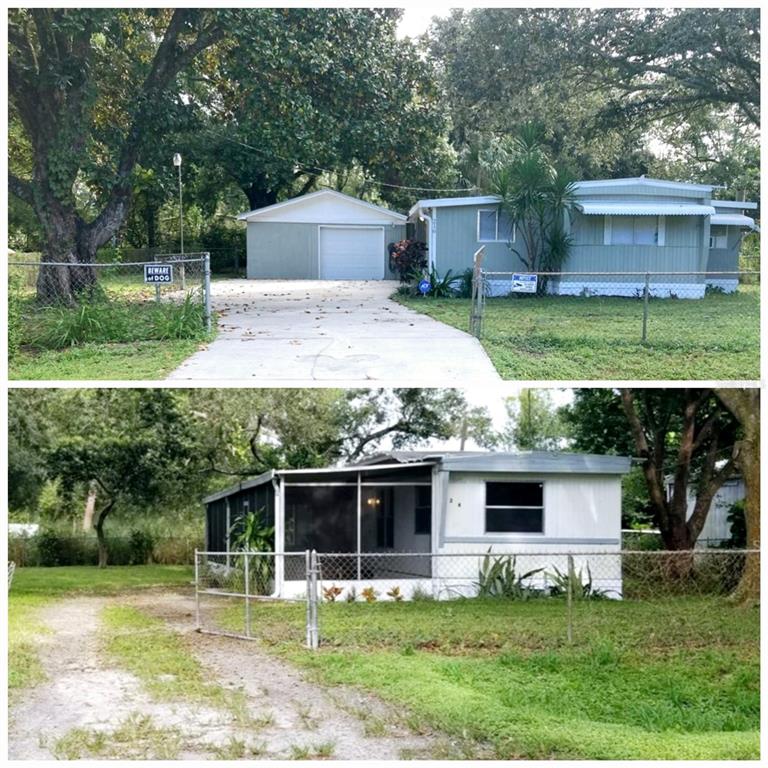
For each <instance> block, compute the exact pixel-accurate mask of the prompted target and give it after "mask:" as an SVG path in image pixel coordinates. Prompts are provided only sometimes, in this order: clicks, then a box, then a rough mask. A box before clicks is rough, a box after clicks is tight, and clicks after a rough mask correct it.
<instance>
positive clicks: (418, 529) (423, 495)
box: [413, 485, 432, 536]
mask: <svg viewBox="0 0 768 768" xmlns="http://www.w3.org/2000/svg"><path fill="white" fill-rule="evenodd" d="M413 532H414V534H416V535H417V536H424V535H428V534H430V533H432V488H431V486H429V485H417V486H416V503H415V506H414V509H413Z"/></svg>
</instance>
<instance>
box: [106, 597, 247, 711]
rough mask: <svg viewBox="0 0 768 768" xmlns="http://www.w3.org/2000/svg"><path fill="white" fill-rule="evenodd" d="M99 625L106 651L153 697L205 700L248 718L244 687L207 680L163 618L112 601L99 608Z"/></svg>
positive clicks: (204, 701)
mask: <svg viewBox="0 0 768 768" xmlns="http://www.w3.org/2000/svg"><path fill="white" fill-rule="evenodd" d="M102 625H103V628H104V629H103V639H104V648H105V650H106V652H107V653H108V654H109V655H110V656H111V657H113V658H114V659H115V660H116V661H117V662H118V663H119V664H120V666H122V667H123V668H124V669H127V670H128V671H129V672H131V673H132V674H134V675H135V676H136V677H138V678H139V680H141V682H142V684H143V685H144V688H145V689H146V690H147V692H148V693H149V694H150V695H151V696H153V697H154V698H156V699H159V700H166V701H167V700H177V701H184V702H187V703H189V702H198V703H201V704H207V705H209V706H213V707H217V708H219V709H226V710H228V711H230V712H232V713H233V714H235V716H236V717H237V718H238V719H241V720H244V721H245V720H247V719H248V715H247V707H246V704H245V699H244V695H243V693H242V692H240V691H228V690H227V689H226V688H224V687H222V686H221V685H218V684H217V683H211V682H210V679H211V678H210V675H209V674H208V673H207V672H206V671H205V670H204V669H203V667H202V665H201V664H200V662H198V661H197V659H195V658H194V657H193V656H192V654H191V653H190V652H189V649H188V648H187V647H186V646H185V645H184V643H183V641H182V640H181V638H180V637H179V636H178V635H177V634H176V633H175V632H173V631H172V630H170V629H168V628H167V627H166V625H165V623H164V622H163V620H162V619H157V618H154V617H152V616H149V615H148V614H147V613H145V612H144V611H140V610H138V609H137V608H133V607H131V606H127V605H110V606H107V607H106V608H105V609H104V610H103V611H102Z"/></svg>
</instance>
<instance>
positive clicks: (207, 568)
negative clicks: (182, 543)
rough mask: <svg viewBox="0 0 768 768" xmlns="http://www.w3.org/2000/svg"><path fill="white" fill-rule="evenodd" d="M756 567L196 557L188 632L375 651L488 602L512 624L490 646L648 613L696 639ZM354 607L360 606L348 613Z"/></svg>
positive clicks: (702, 561) (599, 556)
mask: <svg viewBox="0 0 768 768" xmlns="http://www.w3.org/2000/svg"><path fill="white" fill-rule="evenodd" d="M759 558H760V554H759V551H757V550H725V549H722V550H720V549H712V550H705V549H701V550H693V551H674V552H669V551H618V550H615V551H606V550H601V551H581V552H569V551H566V550H559V551H550V552H531V551H528V552H514V553H512V552H504V553H496V552H492V551H487V552H480V553H479V552H472V553H469V552H453V553H441V554H433V553H423V552H422V553H391V552H387V553H382V552H368V553H316V552H310V551H307V552H303V553H289V554H274V553H233V552H230V553H210V552H199V553H197V556H196V564H195V573H196V577H195V581H196V600H197V626H198V628H199V629H200V630H201V631H205V632H212V633H216V634H231V635H234V636H236V637H245V638H249V639H254V638H256V639H260V640H263V641H265V642H268V643H274V644H277V643H285V642H288V643H290V644H298V643H302V644H304V645H306V646H307V647H309V648H317V647H318V646H320V645H345V644H358V643H362V644H365V643H373V644H376V643H380V642H382V639H383V638H386V637H387V636H388V635H392V636H393V637H396V642H398V643H409V642H416V641H417V640H418V639H419V637H422V636H424V635H430V636H431V635H432V634H434V632H433V630H434V629H435V628H434V627H433V626H431V625H430V624H429V622H430V621H434V622H437V623H438V624H440V623H443V622H445V617H446V616H450V615H451V611H456V610H466V611H472V610H474V608H473V606H474V607H478V606H483V605H488V603H487V601H488V600H498V601H499V602H498V603H495V602H494V603H493V605H498V606H499V607H500V609H501V606H504V610H503V611H501V613H500V614H499V616H506V619H505V621H509V622H510V623H509V624H508V625H507V626H506V628H505V626H502V625H500V624H499V621H500V619H499V617H498V616H496V615H495V614H494V618H493V619H492V620H491V621H490V623H489V625H488V627H487V634H488V636H489V638H490V636H491V635H495V634H498V633H499V632H500V631H501V632H504V631H506V632H508V633H509V635H510V636H514V634H515V632H516V631H518V629H519V627H517V626H516V624H515V622H516V621H517V619H519V620H520V622H522V624H525V623H526V622H528V623H529V624H526V626H528V629H527V630H526V632H529V633H530V632H533V633H534V634H535V633H536V632H538V631H539V630H538V629H537V625H536V622H537V621H539V620H540V621H541V622H542V624H541V627H542V629H544V628H545V627H546V631H545V632H544V634H542V636H541V638H540V639H539V640H537V642H541V643H543V644H550V643H551V644H555V645H561V644H563V643H570V642H574V639H575V638H578V637H579V636H585V635H586V634H590V635H591V636H592V637H593V639H594V636H595V634H597V635H598V636H599V635H600V633H605V635H606V637H608V636H609V635H610V632H611V616H612V615H615V613H616V612H620V611H622V610H623V608H622V606H640V607H641V609H642V610H643V611H644V613H643V615H644V616H645V614H646V613H647V616H648V621H649V625H648V631H649V632H661V631H662V629H663V628H664V626H671V625H679V624H680V623H681V622H683V623H686V622H687V623H688V624H689V625H691V626H692V627H693V628H694V629H695V624H696V622H697V621H702V622H704V623H706V621H707V620H708V619H709V618H713V617H712V616H711V614H712V613H713V612H716V610H717V605H718V603H717V600H718V599H722V598H724V597H726V596H728V595H730V594H732V593H733V592H734V590H736V589H737V587H738V586H739V585H740V583H741V582H742V580H745V579H750V578H758V575H759V568H760V560H759ZM425 603H430V604H434V605H436V606H443V605H444V606H446V608H445V610H442V609H438V608H429V609H425V610H424V611H422V612H419V610H418V608H417V607H414V606H418V605H423V604H425ZM352 604H357V605H358V607H356V608H354V609H352V608H351V607H346V606H351V605H352ZM360 604H368V605H373V604H389V606H390V607H389V608H385V605H381V608H377V609H371V612H370V613H369V614H366V613H364V611H365V609H364V608H363V606H362V605H360ZM398 604H403V606H406V605H407V606H409V607H407V608H404V616H403V618H402V619H401V620H398V619H397V617H396V616H395V614H393V613H392V611H396V610H397V608H396V607H395V606H396V605H398ZM516 606H517V607H519V611H520V613H519V616H517V615H516V613H515V612H516V610H517V608H516ZM350 610H352V611H354V612H353V613H350ZM382 610H384V612H382ZM361 611H363V612H361ZM436 611H437V612H436ZM537 617H538V618H537ZM714 618H716V617H714ZM480 621H482V619H480ZM531 622H533V623H531ZM691 622H692V624H691ZM704 623H703V624H702V628H703V627H704ZM491 624H493V626H491ZM522 624H521V626H522ZM422 625H423V626H422ZM529 625H530V626H529ZM707 631H716V628H715V629H714V630H707ZM473 632H474V633H476V634H477V636H478V638H477V639H478V642H479V641H481V640H482V636H483V633H484V630H483V626H482V625H477V626H474V627H473ZM393 642H394V640H393Z"/></svg>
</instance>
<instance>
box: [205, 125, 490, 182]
mask: <svg viewBox="0 0 768 768" xmlns="http://www.w3.org/2000/svg"><path fill="white" fill-rule="evenodd" d="M208 133H210V134H212V135H213V136H216V137H217V138H219V139H222V140H223V141H228V142H230V143H232V144H237V145H238V146H241V147H244V148H245V149H249V150H251V151H253V152H258V153H259V154H262V155H269V156H271V157H276V158H278V159H279V160H284V161H285V162H286V163H292V164H293V165H294V166H298V167H300V168H302V169H304V170H305V171H309V172H315V171H320V173H336V171H332V170H330V169H328V168H321V167H320V166H319V165H307V164H306V163H302V162H301V161H299V160H296V159H292V158H290V157H284V156H283V155H279V154H277V152H268V151H267V150H265V149H260V148H259V147H254V146H252V145H251V144H246V143H245V142H244V141H239V140H237V139H232V138H230V137H229V136H224V135H223V134H219V133H216V132H215V131H211V130H209V131H208ZM366 181H369V182H371V183H373V184H378V185H379V186H380V187H391V188H392V189H405V190H410V191H414V192H416V191H418V192H472V191H473V190H476V189H478V187H456V188H453V189H451V188H448V189H437V188H435V187H411V186H407V185H404V184H390V183H388V182H386V181H376V180H375V179H368V178H366Z"/></svg>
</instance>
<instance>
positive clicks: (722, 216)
mask: <svg viewBox="0 0 768 768" xmlns="http://www.w3.org/2000/svg"><path fill="white" fill-rule="evenodd" d="M709 223H710V224H718V225H722V226H725V227H744V228H745V229H757V228H758V227H757V224H755V220H754V219H751V218H750V217H749V216H743V215H742V214H740V213H716V214H715V215H714V216H712V217H711V218H710V220H709Z"/></svg>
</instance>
